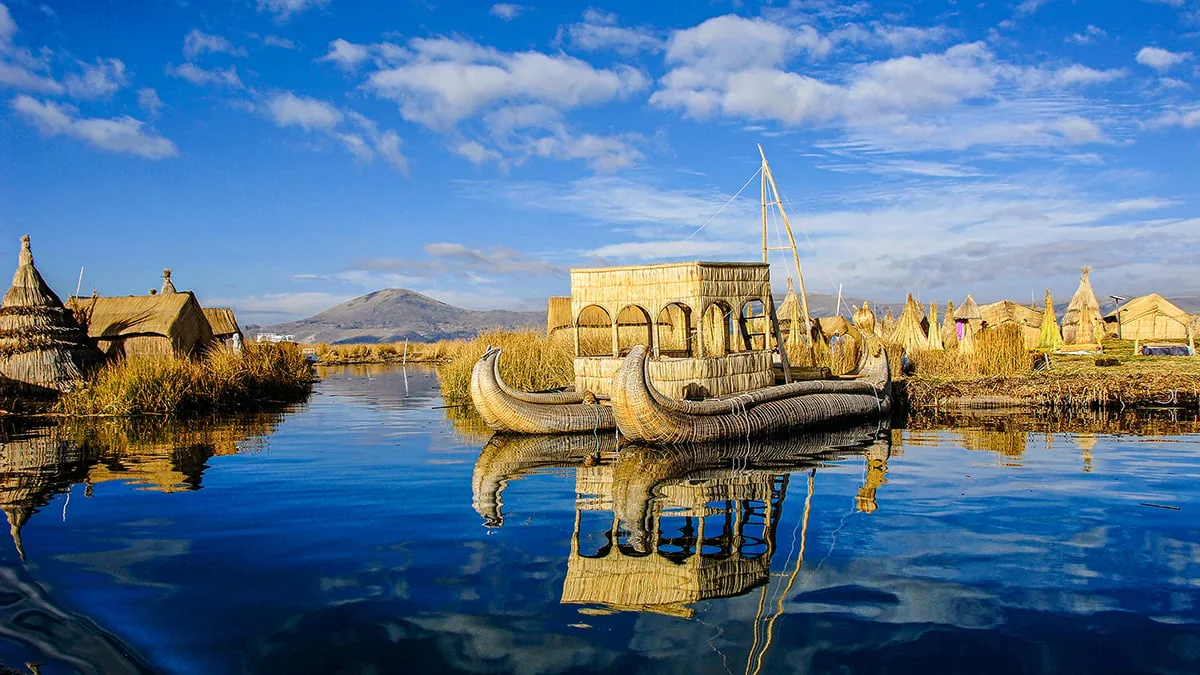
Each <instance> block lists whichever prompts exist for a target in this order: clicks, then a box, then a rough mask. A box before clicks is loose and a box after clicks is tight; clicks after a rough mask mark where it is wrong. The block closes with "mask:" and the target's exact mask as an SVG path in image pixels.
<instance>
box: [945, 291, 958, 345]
mask: <svg viewBox="0 0 1200 675" xmlns="http://www.w3.org/2000/svg"><path fill="white" fill-rule="evenodd" d="M942 346H943V347H945V348H946V349H953V348H954V347H957V346H958V323H957V322H956V321H955V320H954V302H953V301H947V302H946V314H945V316H944V317H943V318H942Z"/></svg>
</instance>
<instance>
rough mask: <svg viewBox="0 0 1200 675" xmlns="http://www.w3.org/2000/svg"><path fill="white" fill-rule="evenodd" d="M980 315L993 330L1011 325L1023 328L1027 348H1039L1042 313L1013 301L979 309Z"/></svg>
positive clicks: (1004, 301)
mask: <svg viewBox="0 0 1200 675" xmlns="http://www.w3.org/2000/svg"><path fill="white" fill-rule="evenodd" d="M979 314H980V315H981V316H983V320H984V321H987V322H988V325H989V326H991V327H992V328H999V327H1000V326H1002V325H1004V324H1006V323H1011V324H1015V325H1017V326H1020V327H1021V334H1022V335H1023V336H1024V338H1025V347H1026V348H1027V349H1033V348H1034V347H1036V346H1037V343H1038V338H1039V337H1040V336H1041V333H1042V313H1041V312H1039V311H1038V310H1036V309H1033V308H1030V307H1026V306H1025V305H1021V304H1018V303H1016V302H1013V301H1012V300H1001V301H1000V302H993V303H991V304H989V305H984V306H982V307H980V308H979Z"/></svg>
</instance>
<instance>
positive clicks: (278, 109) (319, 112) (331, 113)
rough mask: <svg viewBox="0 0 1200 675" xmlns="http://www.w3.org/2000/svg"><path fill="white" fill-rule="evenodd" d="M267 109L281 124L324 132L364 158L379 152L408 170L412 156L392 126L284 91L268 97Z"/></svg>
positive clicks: (395, 165) (280, 125) (402, 168)
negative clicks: (404, 148)
mask: <svg viewBox="0 0 1200 675" xmlns="http://www.w3.org/2000/svg"><path fill="white" fill-rule="evenodd" d="M263 113H264V114H265V115H267V116H268V117H269V118H270V119H271V121H272V122H274V123H275V125H276V126H278V127H281V128H286V127H299V128H301V129H303V130H305V131H308V132H318V133H321V134H324V135H325V136H327V137H329V138H331V139H333V140H335V141H337V142H338V143H339V144H340V145H341V146H342V147H343V148H345V150H346V151H347V152H349V153H351V154H352V155H354V156H355V157H357V158H358V159H359V160H361V161H364V162H370V161H371V160H373V159H374V158H375V156H376V155H379V156H380V157H382V158H383V159H384V161H386V162H388V163H389V164H391V165H392V166H394V167H395V168H397V169H399V170H400V171H403V172H405V173H407V172H408V159H407V158H406V157H405V156H404V153H403V152H401V150H400V145H401V143H402V141H401V139H400V136H399V134H397V133H396V132H395V131H392V130H391V129H385V130H380V129H379V126H378V125H377V124H376V123H375V122H374V121H372V120H370V119H368V118H367V117H366V116H364V115H361V114H359V113H357V112H354V111H346V112H343V111H341V110H339V109H338V108H337V106H335V105H333V104H332V103H329V102H327V101H322V100H320V99H316V98H311V97H308V96H300V95H297V94H295V93H292V92H290V91H284V92H277V93H275V94H272V95H271V96H270V97H269V98H268V99H267V101H266V104H265V107H264V109H263Z"/></svg>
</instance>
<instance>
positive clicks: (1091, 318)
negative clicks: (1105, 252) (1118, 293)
mask: <svg viewBox="0 0 1200 675" xmlns="http://www.w3.org/2000/svg"><path fill="white" fill-rule="evenodd" d="M1091 272H1092V268H1091V267H1090V266H1088V267H1084V268H1083V270H1082V271H1081V274H1080V277H1079V288H1078V289H1076V291H1075V295H1073V296H1071V303H1070V304H1068V305H1067V311H1066V313H1065V314H1063V320H1062V336H1063V342H1064V343H1065V344H1068V345H1085V344H1095V343H1096V341H1097V339H1098V338H1097V334H1098V333H1099V332H1100V329H1101V328H1102V327H1103V325H1104V317H1102V316H1101V315H1100V302H1099V301H1098V300H1096V292H1095V291H1093V290H1092V282H1091V281H1090V280H1088V276H1089V275H1090V274H1091Z"/></svg>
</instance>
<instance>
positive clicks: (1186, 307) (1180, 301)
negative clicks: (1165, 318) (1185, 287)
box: [1167, 295, 1200, 314]
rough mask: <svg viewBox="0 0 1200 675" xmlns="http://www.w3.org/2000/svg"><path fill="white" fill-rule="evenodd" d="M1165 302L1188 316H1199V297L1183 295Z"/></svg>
mask: <svg viewBox="0 0 1200 675" xmlns="http://www.w3.org/2000/svg"><path fill="white" fill-rule="evenodd" d="M1167 300H1168V301H1170V302H1171V303H1172V304H1174V305H1175V306H1176V307H1178V308H1179V309H1182V310H1183V311H1185V312H1187V313H1188V314H1200V295H1183V296H1179V297H1174V298H1167Z"/></svg>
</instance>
